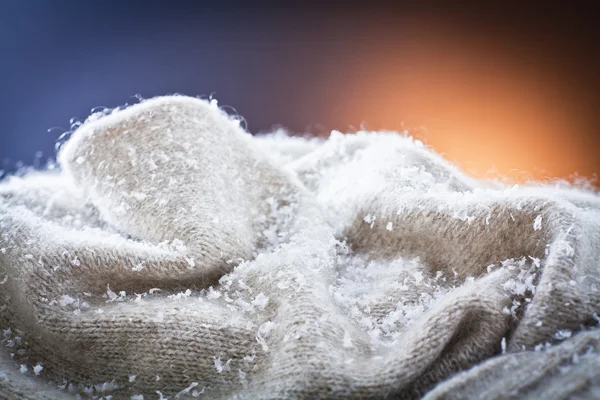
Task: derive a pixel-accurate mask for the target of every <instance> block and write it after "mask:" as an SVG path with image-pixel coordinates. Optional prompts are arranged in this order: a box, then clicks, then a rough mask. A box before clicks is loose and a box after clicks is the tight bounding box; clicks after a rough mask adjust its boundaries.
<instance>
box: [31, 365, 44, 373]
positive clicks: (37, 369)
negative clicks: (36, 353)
mask: <svg viewBox="0 0 600 400" xmlns="http://www.w3.org/2000/svg"><path fill="white" fill-rule="evenodd" d="M43 369H44V367H42V366H41V365H40V364H38V365H36V366H35V367H33V373H34V374H36V375H39V374H40V372H42V370H43Z"/></svg>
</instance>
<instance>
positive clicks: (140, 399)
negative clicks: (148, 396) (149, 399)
mask: <svg viewBox="0 0 600 400" xmlns="http://www.w3.org/2000/svg"><path fill="white" fill-rule="evenodd" d="M129 400H144V395H143V394H132V395H131V397H130V398H129Z"/></svg>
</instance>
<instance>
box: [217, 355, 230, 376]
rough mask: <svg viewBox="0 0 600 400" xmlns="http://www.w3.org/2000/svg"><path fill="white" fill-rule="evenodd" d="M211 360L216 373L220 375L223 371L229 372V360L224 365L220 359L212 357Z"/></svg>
mask: <svg viewBox="0 0 600 400" xmlns="http://www.w3.org/2000/svg"><path fill="white" fill-rule="evenodd" d="M213 359H214V360H215V368H216V369H217V372H218V373H222V372H223V371H231V367H230V366H229V363H230V362H231V359H229V360H227V362H226V363H225V364H223V363H222V362H221V359H219V358H217V357H213Z"/></svg>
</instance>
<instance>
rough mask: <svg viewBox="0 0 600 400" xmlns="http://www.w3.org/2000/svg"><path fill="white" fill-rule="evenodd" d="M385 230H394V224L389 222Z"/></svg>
mask: <svg viewBox="0 0 600 400" xmlns="http://www.w3.org/2000/svg"><path fill="white" fill-rule="evenodd" d="M385 229H387V230H388V231H391V230H392V229H394V224H393V223H391V222H388V223H387V225H386V227H385Z"/></svg>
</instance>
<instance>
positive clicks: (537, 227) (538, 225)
mask: <svg viewBox="0 0 600 400" xmlns="http://www.w3.org/2000/svg"><path fill="white" fill-rule="evenodd" d="M533 229H534V230H536V231H539V230H540V229H542V216H541V215H538V216H537V217H535V221H533Z"/></svg>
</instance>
